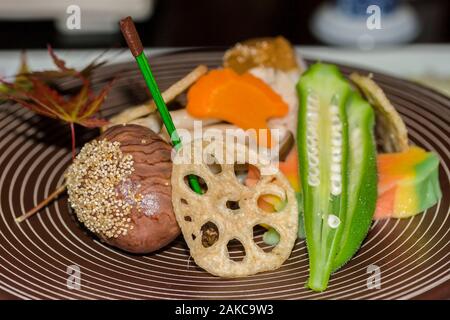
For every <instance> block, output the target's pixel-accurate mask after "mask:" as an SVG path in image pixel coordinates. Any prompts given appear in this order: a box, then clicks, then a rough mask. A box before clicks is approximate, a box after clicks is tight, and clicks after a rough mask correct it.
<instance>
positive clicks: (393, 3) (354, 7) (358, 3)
mask: <svg viewBox="0 0 450 320" xmlns="http://www.w3.org/2000/svg"><path fill="white" fill-rule="evenodd" d="M371 5H376V6H378V7H380V9H381V14H382V15H387V14H390V13H392V12H394V11H395V9H396V8H397V6H398V0H337V1H336V6H337V9H338V10H339V11H341V12H342V13H344V14H346V15H349V16H365V15H366V14H367V13H366V10H367V8H368V7H369V6H371Z"/></svg>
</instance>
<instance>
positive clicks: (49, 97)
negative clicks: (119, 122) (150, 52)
mask: <svg viewBox="0 0 450 320" xmlns="http://www.w3.org/2000/svg"><path fill="white" fill-rule="evenodd" d="M48 50H49V54H50V56H51V57H52V59H53V62H54V63H55V65H56V66H57V68H58V70H50V71H37V72H28V71H26V70H28V67H27V65H26V61H24V60H23V61H22V67H21V70H23V71H26V72H22V73H20V74H18V75H17V77H16V81H15V82H14V83H9V82H6V81H2V83H3V85H4V86H5V87H6V90H4V92H3V93H1V95H2V96H3V97H6V98H7V99H9V100H11V101H15V102H17V103H19V104H20V105H22V106H23V107H25V108H27V109H29V110H31V111H33V112H35V113H37V114H40V115H43V116H46V117H49V118H53V119H59V120H62V121H64V122H66V123H68V124H69V125H70V128H71V133H72V156H73V157H75V127H74V124H75V123H77V124H79V125H82V126H85V127H100V126H104V125H106V124H107V123H108V121H107V120H106V119H102V118H99V117H97V116H96V113H97V112H98V111H99V109H100V107H101V105H102V104H103V102H104V101H105V99H106V96H107V94H108V92H109V90H110V89H111V86H112V83H113V80H112V81H110V82H109V83H108V84H107V85H105V86H104V87H103V88H102V89H101V91H100V92H99V93H98V94H94V92H93V91H92V88H91V80H90V76H91V72H92V70H94V69H95V68H96V67H98V66H99V65H101V64H103V63H104V62H103V63H97V62H96V60H97V59H95V60H94V61H93V62H91V63H90V64H89V65H88V66H87V67H85V68H84V69H82V70H81V71H77V70H75V69H73V68H68V67H66V62H65V61H64V60H62V59H60V58H58V57H57V56H56V54H55V53H54V51H53V49H52V48H51V47H50V46H49V47H48ZM61 77H76V78H79V79H81V81H82V85H81V87H80V89H79V91H78V92H77V93H75V94H73V95H71V96H67V95H65V94H63V93H61V92H59V91H58V90H56V89H54V88H52V87H51V86H50V85H49V83H48V81H49V80H53V79H55V78H61ZM17 79H20V81H17Z"/></svg>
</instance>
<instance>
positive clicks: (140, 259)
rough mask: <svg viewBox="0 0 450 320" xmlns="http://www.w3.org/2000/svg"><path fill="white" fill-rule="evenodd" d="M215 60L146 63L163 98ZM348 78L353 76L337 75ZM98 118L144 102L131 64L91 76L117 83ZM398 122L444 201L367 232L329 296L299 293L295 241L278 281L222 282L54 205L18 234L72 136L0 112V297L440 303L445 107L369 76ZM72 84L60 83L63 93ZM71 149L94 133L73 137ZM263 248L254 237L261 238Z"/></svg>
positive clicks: (412, 89) (299, 253)
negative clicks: (119, 242) (73, 279)
mask: <svg viewBox="0 0 450 320" xmlns="http://www.w3.org/2000/svg"><path fill="white" fill-rule="evenodd" d="M221 54H222V53H221V52H217V51H214V52H212V51H191V52H181V53H177V54H171V55H165V56H160V57H154V58H152V60H151V62H152V67H153V71H154V73H155V75H156V78H157V81H158V83H159V84H160V86H161V88H162V89H165V88H167V87H168V86H169V85H170V84H172V83H173V82H174V81H176V80H177V79H179V78H181V77H182V76H183V75H184V74H186V73H187V72H189V71H190V70H191V69H192V68H193V67H195V66H196V65H198V64H206V65H208V66H210V67H215V66H217V65H218V64H219V63H220V59H221ZM342 70H343V72H344V73H346V74H348V73H349V72H351V71H354V70H355V69H353V68H349V67H342ZM117 73H119V76H118V78H117V79H116V82H115V85H114V87H113V89H112V91H111V94H110V95H109V97H108V99H107V103H106V105H105V108H104V111H103V112H104V115H106V116H108V115H111V114H114V113H117V112H119V111H120V110H122V109H123V108H125V107H127V106H130V105H132V104H135V103H139V102H141V101H143V100H144V99H145V98H146V90H145V89H144V86H143V82H142V79H141V75H140V74H139V71H138V70H137V68H136V66H135V65H134V64H122V65H111V66H106V67H103V68H101V69H100V70H98V71H97V72H96V73H95V76H94V83H95V85H96V86H98V87H99V86H101V85H103V84H105V83H106V81H108V80H109V79H110V78H111V77H112V76H114V75H117ZM375 80H376V81H377V82H378V83H379V84H380V85H381V86H382V88H383V89H384V90H385V92H386V93H387V95H388V97H389V98H390V99H391V101H392V102H393V103H394V105H395V106H396V107H397V108H398V110H399V111H400V112H401V114H402V116H403V118H404V119H405V121H406V124H407V126H408V128H409V132H410V138H411V141H412V142H413V143H414V144H417V145H419V146H422V147H424V148H426V149H428V150H433V151H435V152H436V153H437V154H439V156H440V160H441V167H440V180H441V187H442V191H443V194H444V197H443V199H442V200H441V201H440V202H439V203H438V204H437V205H436V206H435V207H433V208H431V209H429V210H427V212H425V213H424V214H420V215H418V216H415V217H413V218H410V219H406V220H390V221H382V222H378V223H374V225H373V226H372V229H371V231H370V233H369V236H368V237H367V239H366V240H365V242H364V244H363V246H362V248H361V250H360V251H359V253H358V254H357V256H356V257H355V258H354V259H352V260H351V261H350V262H349V263H348V264H347V265H346V266H345V267H344V268H343V269H341V270H340V271H338V272H336V273H335V274H334V275H333V276H332V279H331V281H330V285H329V288H328V290H327V291H326V292H323V293H314V292H311V291H308V290H306V289H305V287H304V283H305V281H306V280H307V276H308V257H307V252H306V248H305V243H304V241H298V243H297V244H296V246H295V248H294V251H293V252H292V255H291V257H290V259H289V260H288V261H287V262H286V263H285V264H284V265H283V267H282V268H280V269H279V270H277V271H275V272H270V273H263V274H259V275H256V276H252V277H247V278H243V279H233V280H224V279H218V278H216V277H213V276H211V275H209V274H207V273H206V272H204V271H202V270H201V269H199V268H198V267H196V266H195V264H194V263H193V261H192V259H190V258H189V252H188V250H187V248H186V245H185V244H184V242H183V240H182V239H181V238H179V239H177V240H176V241H175V242H174V243H172V244H171V245H170V246H169V247H167V248H165V249H164V250H161V251H159V252H157V253H154V254H151V255H147V256H136V255H130V254H127V253H124V252H121V251H118V250H116V249H113V248H110V247H108V246H106V245H104V244H102V243H100V242H99V241H97V240H96V239H95V238H94V237H92V236H91V235H90V234H88V232H86V230H85V229H84V228H82V227H81V226H80V225H79V224H78V223H77V221H76V220H75V218H74V216H73V213H72V212H71V210H69V206H68V202H67V197H66V196H62V197H60V198H59V200H58V201H55V202H53V203H52V204H51V205H49V206H48V207H47V208H46V209H45V210H43V211H42V212H41V213H40V214H38V215H36V216H35V217H33V218H31V219H29V220H27V221H25V222H24V223H22V224H20V225H18V224H16V223H15V221H14V218H15V217H17V216H19V215H20V214H21V213H22V212H24V211H26V209H29V208H30V207H32V206H33V205H35V204H36V203H38V202H39V201H40V200H42V199H43V198H45V196H46V195H48V194H49V193H50V192H52V191H53V190H54V189H55V188H56V187H57V186H58V185H59V184H61V183H62V180H63V173H64V170H65V168H66V167H67V166H68V165H69V163H70V150H69V149H68V146H70V135H69V131H68V130H67V128H66V127H65V126H64V125H63V124H60V123H58V122H55V121H51V120H47V119H44V118H42V117H39V116H36V115H34V114H33V113H31V112H29V111H26V110H24V109H22V108H20V107H18V106H16V105H9V104H5V105H2V106H1V107H0V197H1V199H0V200H1V203H0V297H5V298H6V297H18V298H24V299H66V298H69V299H103V298H108V299H121V298H127V299H152V298H162V299H196V298H202V299H205V298H206V299H215V298H228V299H239V298H252V299H266V298H275V299H326V298H332V299H405V298H415V297H433V298H445V297H446V298H448V295H449V280H450V270H449V267H450V257H449V255H450V251H449V241H450V235H449V230H450V218H449V207H450V193H449V191H450V186H449V180H450V179H449V177H450V169H449V165H450V151H449V149H450V148H449V144H450V141H449V140H450V139H449V123H450V119H449V117H450V116H449V113H450V112H449V111H450V101H449V99H447V98H445V97H443V96H442V95H440V94H438V93H435V92H434V91H432V90H428V89H425V88H424V87H421V86H419V85H416V84H413V83H409V82H405V81H402V80H399V79H395V78H392V77H389V76H385V75H380V74H375ZM75 85H76V84H75V83H71V82H66V83H63V84H62V87H63V88H65V89H70V88H73V87H74V86H75ZM77 129H78V135H77V138H78V140H79V146H81V145H82V143H84V142H86V141H88V140H89V139H91V138H93V137H94V136H95V134H96V132H95V130H94V131H92V130H90V131H89V130H85V129H83V128H80V127H78V128H77ZM258 241H261V237H258ZM71 265H76V266H79V268H80V271H81V288H80V290H74V289H69V288H68V287H67V279H68V276H69V275H68V274H67V267H68V266H71ZM370 265H376V266H378V267H379V268H380V270H381V288H380V289H369V288H368V287H367V279H368V277H369V276H370V274H369V273H368V271H367V268H368V266H370Z"/></svg>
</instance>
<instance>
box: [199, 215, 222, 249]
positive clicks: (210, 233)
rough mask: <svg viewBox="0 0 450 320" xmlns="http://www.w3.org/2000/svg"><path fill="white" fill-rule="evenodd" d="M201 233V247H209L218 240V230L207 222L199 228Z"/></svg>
mask: <svg viewBox="0 0 450 320" xmlns="http://www.w3.org/2000/svg"><path fill="white" fill-rule="evenodd" d="M200 230H201V232H202V245H203V247H205V248H209V247H211V246H212V245H213V244H214V243H216V242H217V240H219V229H218V228H217V226H216V225H215V223H213V222H211V221H208V222H207V223H205V224H204V225H203V226H202V227H201V229H200Z"/></svg>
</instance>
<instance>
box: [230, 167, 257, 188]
mask: <svg viewBox="0 0 450 320" xmlns="http://www.w3.org/2000/svg"><path fill="white" fill-rule="evenodd" d="M234 174H235V175H236V178H237V179H238V181H239V182H240V183H241V184H243V185H246V186H248V187H252V186H254V185H255V184H257V183H258V181H259V179H260V178H261V172H260V171H259V169H258V167H256V166H254V165H252V164H249V163H244V164H241V163H235V164H234Z"/></svg>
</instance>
